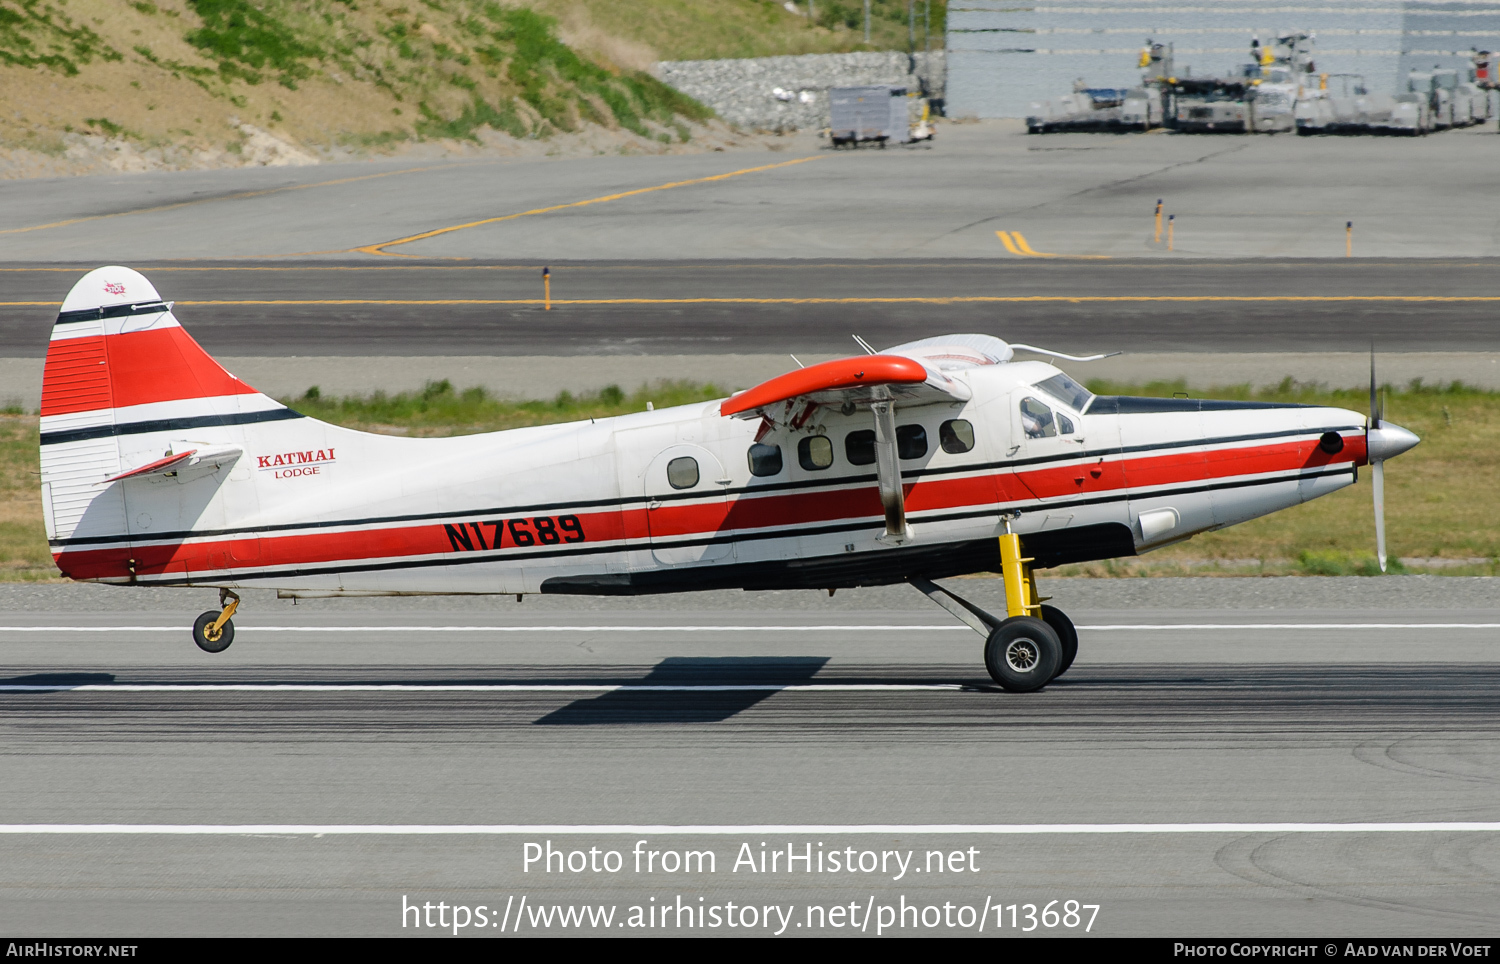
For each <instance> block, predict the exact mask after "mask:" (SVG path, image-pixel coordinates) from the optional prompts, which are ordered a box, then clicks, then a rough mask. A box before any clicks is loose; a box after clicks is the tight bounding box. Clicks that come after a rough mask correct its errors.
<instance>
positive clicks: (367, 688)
mask: <svg viewBox="0 0 1500 964" xmlns="http://www.w3.org/2000/svg"><path fill="white" fill-rule="evenodd" d="M966 688H968V687H965V686H964V685H963V684H962V683H785V684H780V683H724V684H703V685H681V686H673V685H667V684H660V685H658V684H654V683H619V684H612V683H80V684H76V685H74V684H69V683H0V693H63V692H68V693H219V692H236V693H782V692H816V693H843V692H850V693H852V692H893V691H894V692H912V691H918V690H945V691H950V692H951V691H959V690H963V689H966Z"/></svg>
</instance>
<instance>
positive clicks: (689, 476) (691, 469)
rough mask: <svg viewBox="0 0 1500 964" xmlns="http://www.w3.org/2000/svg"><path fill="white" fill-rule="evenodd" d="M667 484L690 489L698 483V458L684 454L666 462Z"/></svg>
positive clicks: (676, 487) (675, 487)
mask: <svg viewBox="0 0 1500 964" xmlns="http://www.w3.org/2000/svg"><path fill="white" fill-rule="evenodd" d="M667 484H669V485H670V486H672V488H674V489H691V488H692V487H693V486H695V485H697V484H698V460H697V459H695V458H692V457H690V456H686V455H684V456H683V457H682V458H680V459H673V460H672V461H670V462H668V463H667Z"/></svg>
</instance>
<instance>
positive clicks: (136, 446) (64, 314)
mask: <svg viewBox="0 0 1500 964" xmlns="http://www.w3.org/2000/svg"><path fill="white" fill-rule="evenodd" d="M41 416H42V417H41V466H42V503H43V509H44V512H45V515H46V522H47V538H48V540H49V541H50V543H51V545H52V549H53V557H54V558H55V559H57V560H58V565H59V567H61V568H63V570H64V572H67V573H69V574H70V575H76V576H78V577H81V578H92V577H93V576H90V575H88V574H86V573H82V572H71V571H70V570H69V569H68V567H67V566H66V565H65V563H64V560H63V557H64V556H65V555H66V553H67V551H68V550H69V549H70V547H80V548H81V547H83V546H85V545H88V546H90V547H92V548H93V549H95V550H103V549H104V548H105V547H113V548H112V549H110V551H107V552H105V553H104V556H108V557H110V558H113V557H114V556H119V557H120V560H128V559H129V558H130V553H129V545H130V536H131V533H132V529H133V527H134V526H135V524H136V520H135V519H133V518H132V516H131V515H130V507H129V505H128V503H127V495H126V491H125V489H124V487H123V486H122V485H120V484H118V483H115V484H105V483H106V480H111V479H114V478H115V477H117V476H121V475H122V473H130V472H132V471H133V470H136V469H138V468H140V467H142V466H146V465H148V464H149V463H152V462H155V461H158V460H161V459H162V458H163V457H164V456H167V455H171V454H173V453H172V452H171V447H172V445H173V444H174V442H173V440H174V439H181V438H191V437H194V435H195V434H202V431H201V430H204V429H211V428H212V427H214V426H233V425H240V424H246V423H249V422H261V421H272V420H276V419H282V418H298V417H300V416H299V415H298V413H296V412H293V411H291V410H289V409H287V408H286V407H285V406H284V405H281V404H280V403H279V402H277V401H275V400H274V399H271V398H268V397H267V396H265V395H263V394H261V393H260V392H257V391H256V390H255V389H254V388H251V387H250V386H249V385H246V384H245V383H244V382H242V381H240V380H239V379H238V378H235V377H234V376H233V375H231V374H230V373H229V372H227V371H225V370H224V369H223V368H222V367H221V366H220V365H219V364H218V362H216V361H214V360H213V359H212V358H210V357H209V356H208V354H207V353H206V352H204V351H203V349H202V348H200V347H199V346H198V343H197V342H195V341H193V339H192V338H191V337H190V336H189V335H188V333H187V332H186V331H184V330H183V329H182V326H181V325H179V324H178V323H177V319H176V318H175V317H173V315H172V306H171V305H170V304H169V303H166V302H164V301H162V300H161V296H160V295H159V294H157V292H156V289H155V288H154V287H152V285H151V283H150V282H149V281H147V280H146V279H145V278H144V277H143V276H142V275H141V274H140V273H138V272H136V271H132V270H131V269H129V268H122V267H107V268H98V269H96V270H94V271H90V272H89V273H88V274H86V275H84V277H83V278H82V279H80V280H79V282H78V283H77V284H76V285H74V286H73V290H72V291H70V292H68V296H67V298H66V299H65V300H64V301H63V305H62V311H61V313H60V314H59V315H58V316H57V322H56V324H54V326H53V328H52V339H51V342H50V344H49V346H48V349H47V364H46V370H45V373H44V374H43V377H42V410H41ZM195 430H199V431H197V432H195ZM183 433H189V434H187V435H184V434H183ZM212 434H213V435H214V436H216V439H215V440H216V441H231V440H228V439H218V438H217V436H218V435H222V434H223V433H222V432H218V433H212ZM88 555H89V557H90V558H91V559H99V558H101V555H100V552H97V551H96V552H90V553H89V554H88ZM117 561H119V560H117ZM110 571H111V572H113V571H114V570H113V569H111V570H110ZM96 575H101V574H96Z"/></svg>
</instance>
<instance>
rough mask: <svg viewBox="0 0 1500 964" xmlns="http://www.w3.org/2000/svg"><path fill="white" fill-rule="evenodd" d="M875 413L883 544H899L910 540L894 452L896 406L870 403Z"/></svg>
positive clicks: (904, 498)
mask: <svg viewBox="0 0 1500 964" xmlns="http://www.w3.org/2000/svg"><path fill="white" fill-rule="evenodd" d="M870 410H871V411H872V412H874V413H875V475H876V478H877V479H879V481H880V504H881V506H882V507H883V508H884V509H885V535H883V536H881V537H880V541H882V542H893V543H896V544H898V545H899V544H901V543H903V542H905V541H907V540H908V539H910V538H911V537H912V532H911V526H909V525H907V524H906V495H905V493H904V492H903V491H902V488H901V458H900V453H899V452H897V451H896V403H895V402H893V401H890V400H889V399H885V400H882V401H875V402H871V403H870Z"/></svg>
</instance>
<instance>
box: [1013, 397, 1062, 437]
mask: <svg viewBox="0 0 1500 964" xmlns="http://www.w3.org/2000/svg"><path fill="white" fill-rule="evenodd" d="M1021 428H1022V429H1023V430H1025V432H1026V437H1027V438H1053V437H1055V436H1056V435H1057V419H1055V418H1053V417H1052V409H1050V408H1048V407H1047V406H1046V405H1043V404H1042V403H1041V402H1039V401H1037V400H1036V399H1034V398H1023V399H1021Z"/></svg>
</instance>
